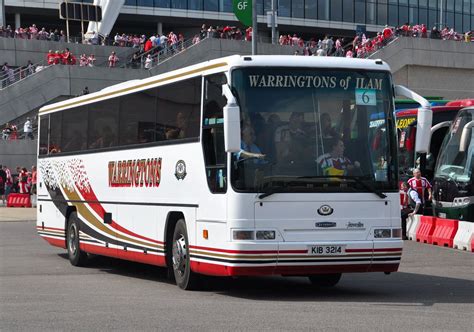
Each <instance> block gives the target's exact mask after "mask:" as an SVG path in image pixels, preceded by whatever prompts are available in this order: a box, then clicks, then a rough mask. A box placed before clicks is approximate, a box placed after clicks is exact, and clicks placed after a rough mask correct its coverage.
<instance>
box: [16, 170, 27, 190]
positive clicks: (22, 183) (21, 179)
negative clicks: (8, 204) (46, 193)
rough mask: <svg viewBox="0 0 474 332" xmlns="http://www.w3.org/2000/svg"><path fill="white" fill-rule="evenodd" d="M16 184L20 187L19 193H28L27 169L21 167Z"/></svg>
mask: <svg viewBox="0 0 474 332" xmlns="http://www.w3.org/2000/svg"><path fill="white" fill-rule="evenodd" d="M18 186H19V189H20V194H28V193H29V190H28V171H27V169H26V168H25V167H23V168H22V169H21V172H20V174H19V175H18Z"/></svg>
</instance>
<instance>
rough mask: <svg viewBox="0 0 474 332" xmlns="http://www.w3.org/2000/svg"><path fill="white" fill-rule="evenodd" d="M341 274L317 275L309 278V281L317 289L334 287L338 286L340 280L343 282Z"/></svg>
mask: <svg viewBox="0 0 474 332" xmlns="http://www.w3.org/2000/svg"><path fill="white" fill-rule="evenodd" d="M341 276H342V274H341V273H333V274H317V275H313V276H309V277H308V278H309V281H311V283H312V284H313V286H315V287H334V286H336V285H337V283H338V282H339V280H341Z"/></svg>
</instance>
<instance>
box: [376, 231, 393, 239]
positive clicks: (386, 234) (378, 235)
mask: <svg viewBox="0 0 474 332" xmlns="http://www.w3.org/2000/svg"><path fill="white" fill-rule="evenodd" d="M391 236H392V230H391V229H389V228H388V229H385V228H383V229H375V230H374V238H376V239H381V238H389V237H391Z"/></svg>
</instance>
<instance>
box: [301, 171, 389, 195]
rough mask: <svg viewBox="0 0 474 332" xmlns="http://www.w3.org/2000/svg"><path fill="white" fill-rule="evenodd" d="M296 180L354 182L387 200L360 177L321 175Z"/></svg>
mask: <svg viewBox="0 0 474 332" xmlns="http://www.w3.org/2000/svg"><path fill="white" fill-rule="evenodd" d="M298 179H341V180H354V181H355V182H356V183H358V184H360V185H361V186H362V187H364V188H365V189H366V190H367V191H369V192H371V193H374V194H376V195H377V196H379V197H380V198H382V199H385V198H387V195H385V194H384V193H383V192H381V191H380V190H378V189H377V188H375V187H373V186H371V185H370V184H368V183H366V182H364V181H363V180H362V179H367V177H360V176H347V175H323V176H300V177H299V178H298Z"/></svg>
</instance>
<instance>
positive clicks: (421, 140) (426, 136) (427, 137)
mask: <svg viewBox="0 0 474 332" xmlns="http://www.w3.org/2000/svg"><path fill="white" fill-rule="evenodd" d="M395 95H396V96H404V97H407V98H409V99H412V100H414V101H416V102H418V103H419V104H420V105H421V107H420V108H418V113H417V120H416V123H417V124H416V144H415V150H416V152H417V153H428V152H429V148H430V141H431V125H432V124H433V112H432V111H431V104H430V103H429V101H428V100H426V99H425V98H423V97H422V96H420V95H419V94H417V93H415V92H413V91H411V90H410V89H407V88H406V87H404V86H402V85H396V86H395Z"/></svg>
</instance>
